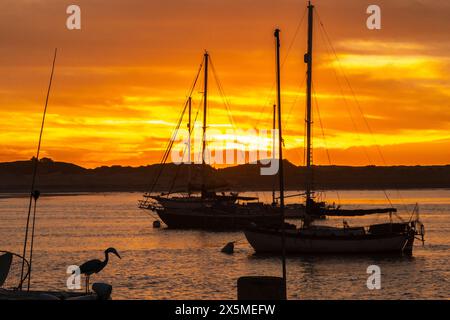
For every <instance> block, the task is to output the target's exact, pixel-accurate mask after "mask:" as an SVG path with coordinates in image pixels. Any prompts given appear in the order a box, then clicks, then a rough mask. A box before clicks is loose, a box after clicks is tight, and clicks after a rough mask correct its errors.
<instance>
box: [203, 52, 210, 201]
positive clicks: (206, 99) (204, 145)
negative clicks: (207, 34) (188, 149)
mask: <svg viewBox="0 0 450 320" xmlns="http://www.w3.org/2000/svg"><path fill="white" fill-rule="evenodd" d="M208 58H209V55H208V52H207V51H205V81H204V90H203V144H202V193H204V192H205V191H206V187H205V183H206V177H205V174H206V173H205V171H206V162H205V149H206V112H207V107H208Z"/></svg>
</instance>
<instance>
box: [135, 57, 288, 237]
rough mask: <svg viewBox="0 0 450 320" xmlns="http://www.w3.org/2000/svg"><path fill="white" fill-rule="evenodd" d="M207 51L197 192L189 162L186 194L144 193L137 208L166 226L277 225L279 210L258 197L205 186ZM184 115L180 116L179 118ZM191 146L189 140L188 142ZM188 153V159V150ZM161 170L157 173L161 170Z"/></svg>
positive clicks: (209, 227) (223, 227)
mask: <svg viewBox="0 0 450 320" xmlns="http://www.w3.org/2000/svg"><path fill="white" fill-rule="evenodd" d="M209 60H210V57H209V54H208V52H205V54H204V58H203V62H202V65H201V66H200V69H199V73H198V74H197V78H196V80H195V81H194V86H193V87H192V90H191V94H192V91H193V88H194V87H195V83H196V81H197V79H198V76H199V74H200V71H201V70H202V69H203V72H204V73H203V74H204V81H203V85H204V88H203V125H202V150H201V160H202V162H201V165H200V171H201V185H200V188H199V189H200V190H199V191H200V193H197V194H196V193H194V192H192V191H193V190H192V189H193V185H192V184H191V181H190V178H191V173H190V172H191V168H192V165H191V164H189V167H188V170H189V174H188V176H189V181H188V185H187V188H186V189H187V190H185V192H186V194H183V195H179V196H174V195H172V193H171V192H170V191H169V192H167V193H161V194H156V195H155V194H152V191H153V190H150V192H148V193H145V194H144V199H143V200H141V201H140V202H139V207H140V208H141V209H147V210H151V211H153V212H156V213H157V214H158V216H159V217H160V218H161V220H162V221H163V222H164V223H165V224H166V225H167V226H168V227H169V228H177V229H207V230H230V229H243V228H245V227H247V226H249V225H250V224H251V223H258V224H260V225H272V224H279V222H280V221H281V217H280V215H279V209H277V208H276V207H274V206H272V205H269V204H264V203H262V202H260V201H259V200H258V198H257V197H243V196H240V195H239V194H238V193H235V192H230V193H224V192H222V193H220V194H218V193H216V192H215V191H214V190H211V189H212V188H209V187H208V186H207V181H206V172H207V164H206V156H205V150H206V139H205V137H206V130H207V108H208V64H209ZM191 94H190V95H189V98H188V99H187V102H186V105H185V109H186V107H189V123H188V128H189V135H190V134H191V133H192V129H193V126H192V123H191V116H190V110H191V101H192V100H191ZM183 113H184V111H183ZM182 118H183V115H181V118H180V120H181V119H182ZM180 123H181V121H180V122H179V124H178V126H177V128H176V129H175V133H174V134H176V131H177V130H178V127H179V125H180ZM188 146H189V147H190V141H189V143H188ZM170 148H171V144H169V148H168V150H167V151H166V153H165V154H166V155H168V154H169V153H170V152H169V151H170ZM188 152H189V159H190V153H191V150H188ZM166 160H167V157H165V159H163V163H162V166H161V171H162V170H163V166H164V164H165V161H166ZM161 171H160V172H161ZM160 174H161V173H158V175H157V178H156V179H155V182H154V183H153V186H152V189H153V188H154V187H155V185H156V182H157V179H158V177H159V176H160Z"/></svg>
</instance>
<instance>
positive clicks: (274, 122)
mask: <svg viewBox="0 0 450 320" xmlns="http://www.w3.org/2000/svg"><path fill="white" fill-rule="evenodd" d="M276 117H277V105H276V104H274V105H273V117H272V135H273V141H272V160H273V161H276V157H277V155H276V148H277V147H276V135H275V130H276ZM275 184H276V177H274V179H273V185H272V205H275V204H276V199H275Z"/></svg>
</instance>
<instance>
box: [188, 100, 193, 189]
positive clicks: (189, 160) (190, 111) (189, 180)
mask: <svg viewBox="0 0 450 320" xmlns="http://www.w3.org/2000/svg"><path fill="white" fill-rule="evenodd" d="M188 106H189V122H188V125H187V127H188V131H189V135H188V139H189V140H188V186H187V189H188V194H191V179H192V172H191V171H192V163H191V130H192V128H191V115H192V97H189V100H188Z"/></svg>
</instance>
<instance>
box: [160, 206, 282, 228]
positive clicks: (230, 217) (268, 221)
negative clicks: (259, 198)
mask: <svg viewBox="0 0 450 320" xmlns="http://www.w3.org/2000/svg"><path fill="white" fill-rule="evenodd" d="M156 212H157V213H158V216H159V217H160V218H161V220H162V221H163V222H164V223H165V224H166V225H167V226H168V228H171V229H205V230H219V231H220V230H243V229H245V228H247V227H249V226H250V225H251V224H252V223H256V224H258V225H277V224H278V225H279V224H280V221H281V217H280V216H279V215H277V214H274V213H265V214H251V213H249V214H245V213H242V214H239V213H223V212H217V211H214V210H208V211H207V212H204V211H200V210H198V211H191V210H186V209H185V210H156Z"/></svg>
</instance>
